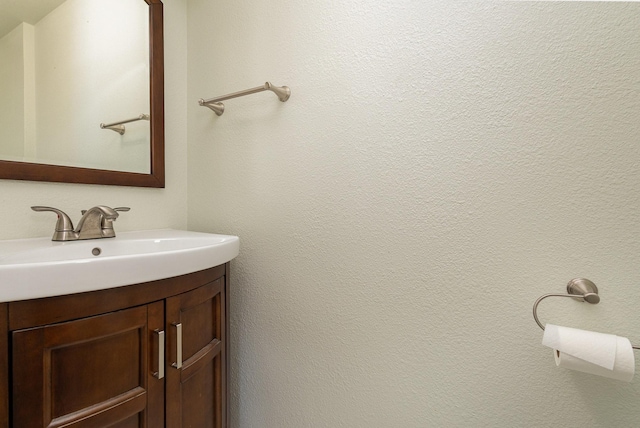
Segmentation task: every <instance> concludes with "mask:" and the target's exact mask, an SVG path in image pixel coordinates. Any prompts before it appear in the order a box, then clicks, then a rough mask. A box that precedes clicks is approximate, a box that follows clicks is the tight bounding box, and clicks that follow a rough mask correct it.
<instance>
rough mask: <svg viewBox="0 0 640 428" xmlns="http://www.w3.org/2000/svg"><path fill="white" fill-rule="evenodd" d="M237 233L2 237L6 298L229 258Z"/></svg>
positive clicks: (1, 285)
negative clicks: (73, 238) (57, 238)
mask: <svg viewBox="0 0 640 428" xmlns="http://www.w3.org/2000/svg"><path fill="white" fill-rule="evenodd" d="M239 249H240V240H239V238H238V237H237V236H229V235H216V234H211V233H200V232H188V231H182V230H172V229H161V230H144V231H135V232H121V233H118V235H117V236H116V237H115V238H106V239H91V240H86V241H71V242H53V241H51V239H50V238H31V239H16V240H5V241H0V302H8V301H16V300H25V299H35V298H40V297H50V296H59V295H63V294H72V293H80V292H84V291H93V290H100V289H105V288H113V287H120V286H123V285H131V284H138V283H141V282H148V281H155V280H158V279H163V278H170V277H173V276H179V275H184V274H187V273H191V272H196V271H199V270H203V269H207V268H211V267H214V266H218V265H220V264H223V263H226V262H228V261H229V260H231V259H233V258H234V257H236V256H237V255H238V252H239Z"/></svg>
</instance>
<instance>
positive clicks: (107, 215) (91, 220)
mask: <svg viewBox="0 0 640 428" xmlns="http://www.w3.org/2000/svg"><path fill="white" fill-rule="evenodd" d="M117 218H118V213H117V212H116V210H114V209H113V208H109V207H107V206H105V205H98V206H95V207H93V208H90V209H88V210H87V211H86V212H85V213H84V214H83V215H82V218H81V219H80V220H79V221H78V226H77V227H76V228H75V230H74V232H75V233H76V234H77V235H78V238H77V239H95V238H112V237H114V236H115V234H114V233H113V228H110V229H106V231H107V232H109V231H110V232H111V233H106V234H105V229H104V228H103V224H104V223H109V224H111V222H113V221H114V220H115V219H117Z"/></svg>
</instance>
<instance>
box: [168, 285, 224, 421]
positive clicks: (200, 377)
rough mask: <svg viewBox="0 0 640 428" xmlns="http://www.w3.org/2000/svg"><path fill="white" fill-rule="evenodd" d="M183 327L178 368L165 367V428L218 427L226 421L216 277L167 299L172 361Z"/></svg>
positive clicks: (221, 322)
mask: <svg viewBox="0 0 640 428" xmlns="http://www.w3.org/2000/svg"><path fill="white" fill-rule="evenodd" d="M175 324H180V325H181V326H182V338H181V339H182V367H181V368H179V369H178V368H176V367H175V366H171V367H168V368H167V383H166V386H167V425H166V426H167V427H169V428H171V427H182V428H189V427H193V428H208V427H212V428H222V427H223V426H224V425H223V424H224V421H225V419H226V415H225V400H224V391H225V389H226V379H225V372H224V370H223V368H224V364H225V358H226V353H225V346H224V345H225V290H224V280H218V281H215V282H212V283H210V284H207V285H205V286H203V287H200V288H198V289H196V290H193V291H190V292H188V293H184V294H181V295H178V296H176V297H172V298H170V299H167V330H168V331H170V332H171V334H169V336H168V353H169V361H170V362H171V363H176V362H177V356H178V352H177V345H178V342H179V341H178V337H177V330H176V329H175V328H172V326H173V325H175Z"/></svg>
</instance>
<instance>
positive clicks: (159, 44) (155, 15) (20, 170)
mask: <svg viewBox="0 0 640 428" xmlns="http://www.w3.org/2000/svg"><path fill="white" fill-rule="evenodd" d="M144 1H145V2H146V3H147V4H148V5H149V66H150V92H149V94H150V98H151V99H150V113H151V120H150V126H149V127H150V142H149V143H150V146H151V147H150V149H151V151H150V153H151V156H150V158H151V159H150V162H151V168H150V172H151V173H150V174H143V173H135V172H122V171H109V170H103V169H91V168H80V167H70V166H59V165H48V164H38V163H29V162H13V161H3V160H0V179H10V180H30V181H50V182H58V183H82V184H107V185H114V186H135V187H164V181H165V168H164V36H163V11H162V0H144Z"/></svg>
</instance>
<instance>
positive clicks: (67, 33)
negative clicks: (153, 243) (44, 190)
mask: <svg viewBox="0 0 640 428" xmlns="http://www.w3.org/2000/svg"><path fill="white" fill-rule="evenodd" d="M0 178H4V179H14V180H35V181H54V182H68V183H88V184H109V185H121V186H141V187H164V59H163V12H162V2H161V0H110V1H108V2H104V1H99V0H20V1H15V0H0Z"/></svg>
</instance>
